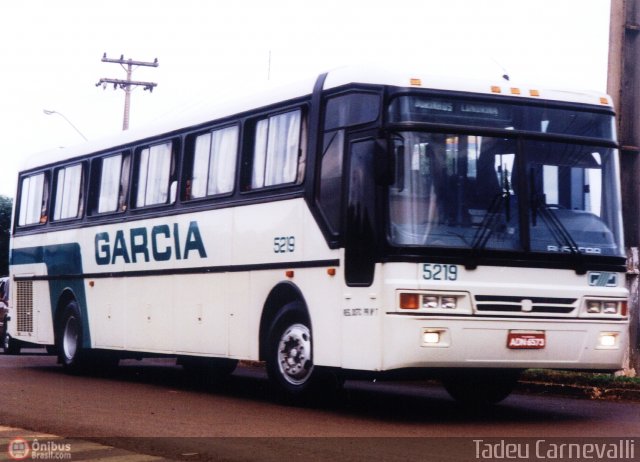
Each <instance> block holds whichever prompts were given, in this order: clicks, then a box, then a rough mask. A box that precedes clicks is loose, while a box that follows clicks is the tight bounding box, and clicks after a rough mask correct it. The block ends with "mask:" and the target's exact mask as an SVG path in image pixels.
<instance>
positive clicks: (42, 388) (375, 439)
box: [0, 352, 640, 461]
mask: <svg viewBox="0 0 640 462" xmlns="http://www.w3.org/2000/svg"><path fill="white" fill-rule="evenodd" d="M31 353H33V352H31ZM174 364H175V363H174V362H173V361H170V360H166V359H153V360H151V359H148V360H144V361H141V362H138V361H133V360H127V361H122V362H121V365H120V367H118V368H117V369H116V370H115V371H105V372H104V373H95V374H92V375H83V376H72V375H67V374H65V373H64V372H63V371H62V369H61V367H59V366H58V365H57V364H56V361H55V358H53V357H51V356H46V355H44V354H23V355H20V356H0V425H2V426H8V427H17V428H22V429H29V430H34V431H37V432H45V433H47V434H53V435H62V436H64V437H67V438H81V439H82V440H85V441H93V442H99V443H102V444H108V445H111V446H115V447H118V448H124V449H127V450H130V451H136V452H141V453H145V454H154V455H157V456H161V457H166V458H168V459H180V460H266V461H268V460H280V461H281V460H283V459H285V458H287V457H288V456H290V457H292V458H293V459H295V460H304V461H314V460H369V461H370V460H442V461H447V460H451V461H454V460H455V461H461V460H481V459H482V458H480V459H479V458H478V453H477V451H478V450H479V449H480V448H481V447H482V446H478V445H481V444H484V443H485V442H496V441H497V442H499V441H502V440H503V439H505V438H506V439H508V441H512V442H513V441H516V442H518V441H521V440H522V441H537V440H541V439H544V440H546V441H547V440H548V441H557V442H565V441H566V442H570V441H595V440H585V438H612V439H613V440H611V441H617V440H618V439H620V438H624V439H625V440H626V441H633V442H634V443H633V444H637V445H638V447H637V448H636V455H638V456H640V403H631V402H613V401H589V400H579V399H573V398H563V397H552V396H534V395H527V394H519V393H515V394H513V395H512V396H510V397H509V398H508V399H507V400H505V401H504V402H503V403H502V404H501V405H499V406H496V407H495V408H492V409H491V410H489V411H481V412H480V411H474V412H472V411H468V410H465V409H463V408H461V407H460V406H458V405H457V404H456V403H455V402H454V401H452V400H451V399H450V398H449V397H448V395H447V394H446V392H445V391H444V390H443V389H442V388H440V387H438V386H434V385H428V384H427V385H425V384H423V383H417V382H411V383H390V382H376V383H372V382H347V384H346V387H345V391H344V392H343V393H342V394H341V395H340V396H338V397H337V398H336V399H334V400H331V401H328V402H323V403H317V404H315V405H313V404H312V405H306V406H302V407H300V406H298V407H296V406H287V405H283V404H281V403H279V402H277V401H276V400H274V399H273V397H272V394H271V391H270V388H269V386H268V383H267V381H266V375H265V373H264V371H263V370H262V369H260V368H255V367H240V368H239V369H238V370H237V371H236V372H235V373H234V374H233V376H231V377H230V378H229V379H228V380H226V381H224V382H223V383H220V384H217V385H214V386H212V385H203V384H200V383H198V381H197V380H194V379H191V378H189V377H188V376H187V375H186V374H184V373H183V371H182V369H181V368H180V367H177V366H175V365H174ZM634 438H635V439H634ZM479 440H482V443H478V442H477V441H479ZM636 440H637V441H636ZM606 441H610V440H606ZM491 444H493V443H491ZM496 447H497V446H496ZM493 456H494V457H493V459H496V457H495V454H493ZM0 460H2V458H1V457H0ZM5 460H6V459H5ZM74 460H84V459H78V458H75V459H74ZM534 460H535V459H534ZM560 460H562V459H560ZM567 460H568V459H567Z"/></svg>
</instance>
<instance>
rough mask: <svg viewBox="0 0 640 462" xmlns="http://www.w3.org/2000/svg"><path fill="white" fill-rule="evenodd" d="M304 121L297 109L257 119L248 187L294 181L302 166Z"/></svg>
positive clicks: (298, 178)
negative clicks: (249, 184)
mask: <svg viewBox="0 0 640 462" xmlns="http://www.w3.org/2000/svg"><path fill="white" fill-rule="evenodd" d="M304 127H305V125H304V123H303V120H302V111H301V110H300V109H297V110H295V111H289V112H285V113H282V114H277V115H274V116H270V117H267V118H264V119H260V120H258V121H257V123H256V125H255V132H254V146H253V159H252V168H251V186H250V189H259V188H266V187H269V186H277V185H284V184H291V183H295V182H296V181H298V180H300V178H301V175H300V173H301V171H300V170H301V167H302V166H303V165H304V149H302V140H303V139H304V137H303V131H304Z"/></svg>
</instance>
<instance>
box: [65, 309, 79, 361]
mask: <svg viewBox="0 0 640 462" xmlns="http://www.w3.org/2000/svg"><path fill="white" fill-rule="evenodd" d="M62 349H63V350H64V356H65V357H66V358H67V359H69V360H71V359H73V358H74V357H75V356H76V351H77V349H78V323H77V322H76V318H75V317H74V316H71V317H70V318H69V319H67V323H66V324H65V326H64V334H63V336H62Z"/></svg>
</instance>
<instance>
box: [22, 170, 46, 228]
mask: <svg viewBox="0 0 640 462" xmlns="http://www.w3.org/2000/svg"><path fill="white" fill-rule="evenodd" d="M48 206H49V174H48V173H46V172H41V173H37V174H35V175H30V176H27V177H24V178H22V183H21V188H20V208H19V211H18V226H30V225H38V224H45V223H46V222H47V221H48Z"/></svg>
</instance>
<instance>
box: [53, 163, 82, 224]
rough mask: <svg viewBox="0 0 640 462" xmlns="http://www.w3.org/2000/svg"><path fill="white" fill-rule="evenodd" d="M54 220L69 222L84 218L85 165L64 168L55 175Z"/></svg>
mask: <svg viewBox="0 0 640 462" xmlns="http://www.w3.org/2000/svg"><path fill="white" fill-rule="evenodd" d="M54 189H55V194H56V195H55V204H54V207H53V219H54V220H55V221H58V220H67V219H71V218H79V217H81V216H82V211H83V205H84V204H83V202H84V195H83V189H84V165H83V164H75V165H71V166H68V167H62V168H60V169H58V170H57V171H56V175H55V188H54Z"/></svg>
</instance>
